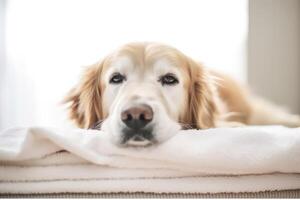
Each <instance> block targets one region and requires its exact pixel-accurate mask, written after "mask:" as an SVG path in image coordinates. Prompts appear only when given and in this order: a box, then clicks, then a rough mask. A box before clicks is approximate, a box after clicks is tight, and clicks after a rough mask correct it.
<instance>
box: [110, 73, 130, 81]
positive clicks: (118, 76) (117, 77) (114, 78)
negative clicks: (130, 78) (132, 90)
mask: <svg viewBox="0 0 300 200" xmlns="http://www.w3.org/2000/svg"><path fill="white" fill-rule="evenodd" d="M125 80H126V78H125V76H123V75H122V74H120V73H115V74H113V75H112V77H111V78H110V80H109V83H111V84H120V83H123V81H125Z"/></svg>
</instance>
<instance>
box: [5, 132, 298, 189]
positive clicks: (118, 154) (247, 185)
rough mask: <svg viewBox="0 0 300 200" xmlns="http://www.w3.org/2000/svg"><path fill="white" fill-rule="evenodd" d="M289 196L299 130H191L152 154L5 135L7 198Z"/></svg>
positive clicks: (102, 136) (78, 137) (89, 137)
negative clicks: (32, 195) (268, 192)
mask: <svg viewBox="0 0 300 200" xmlns="http://www.w3.org/2000/svg"><path fill="white" fill-rule="evenodd" d="M62 150H66V151H67V152H62ZM287 189H300V129H299V128H296V129H290V128H285V127H281V126H265V127H259V126H256V127H242V128H218V129H209V130H187V131H180V132H179V133H178V134H176V135H175V136H174V137H172V138H171V139H169V140H168V141H166V142H164V143H162V144H159V145H156V146H153V147H147V148H120V147H117V146H115V145H113V144H112V143H110V140H109V136H108V135H107V134H106V133H104V132H101V131H96V130H81V129H76V130H59V129H54V128H38V127H36V128H18V129H10V130H7V131H4V132H2V133H1V134H0V193H58V192H176V193H178V192H184V193H197V192H198V193H217V192H257V191H265V190H287Z"/></svg>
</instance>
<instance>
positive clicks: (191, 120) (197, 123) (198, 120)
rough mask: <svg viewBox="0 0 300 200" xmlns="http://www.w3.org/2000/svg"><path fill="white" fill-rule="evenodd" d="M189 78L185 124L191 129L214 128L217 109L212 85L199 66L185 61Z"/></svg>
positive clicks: (209, 77) (193, 62) (206, 72)
mask: <svg viewBox="0 0 300 200" xmlns="http://www.w3.org/2000/svg"><path fill="white" fill-rule="evenodd" d="M187 65H188V72H189V76H190V84H189V95H188V110H187V112H186V117H185V122H184V123H186V124H190V125H191V126H192V127H193V128H197V129H206V128H212V127H215V123H216V118H217V115H218V109H217V105H216V96H215V95H216V94H215V88H214V83H213V81H212V79H211V76H210V74H209V72H208V71H206V70H205V69H204V67H203V66H201V64H199V63H196V62H195V61H193V60H192V59H190V58H188V59H187Z"/></svg>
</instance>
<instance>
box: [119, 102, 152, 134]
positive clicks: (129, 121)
mask: <svg viewBox="0 0 300 200" xmlns="http://www.w3.org/2000/svg"><path fill="white" fill-rule="evenodd" d="M121 119H122V121H123V122H124V123H125V124H126V126H127V127H129V128H131V129H135V130H139V129H142V128H144V127H145V126H146V125H147V124H148V123H149V122H151V121H152V119H153V110H152V108H151V107H150V106H148V105H145V104H141V105H137V106H134V107H131V108H128V109H127V110H124V111H123V112H122V113H121Z"/></svg>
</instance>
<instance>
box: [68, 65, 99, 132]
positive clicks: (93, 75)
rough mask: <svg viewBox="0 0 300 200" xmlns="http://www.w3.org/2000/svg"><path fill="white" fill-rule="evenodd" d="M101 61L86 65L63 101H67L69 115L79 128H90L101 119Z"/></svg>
mask: <svg viewBox="0 0 300 200" xmlns="http://www.w3.org/2000/svg"><path fill="white" fill-rule="evenodd" d="M102 65H103V64H102V63H97V64H94V65H91V66H88V67H87V69H85V72H84V74H83V76H82V78H81V80H80V82H79V84H78V85H77V86H76V87H75V88H73V89H72V90H71V91H70V92H69V93H68V95H67V96H66V98H65V99H64V101H63V103H69V107H68V109H69V117H70V118H71V119H72V120H74V121H75V123H76V124H77V125H78V126H79V127H80V128H91V127H92V126H93V125H94V124H95V123H96V122H98V121H100V120H102V119H103V110H102V89H103V88H101V73H102V68H103V66H102Z"/></svg>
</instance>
